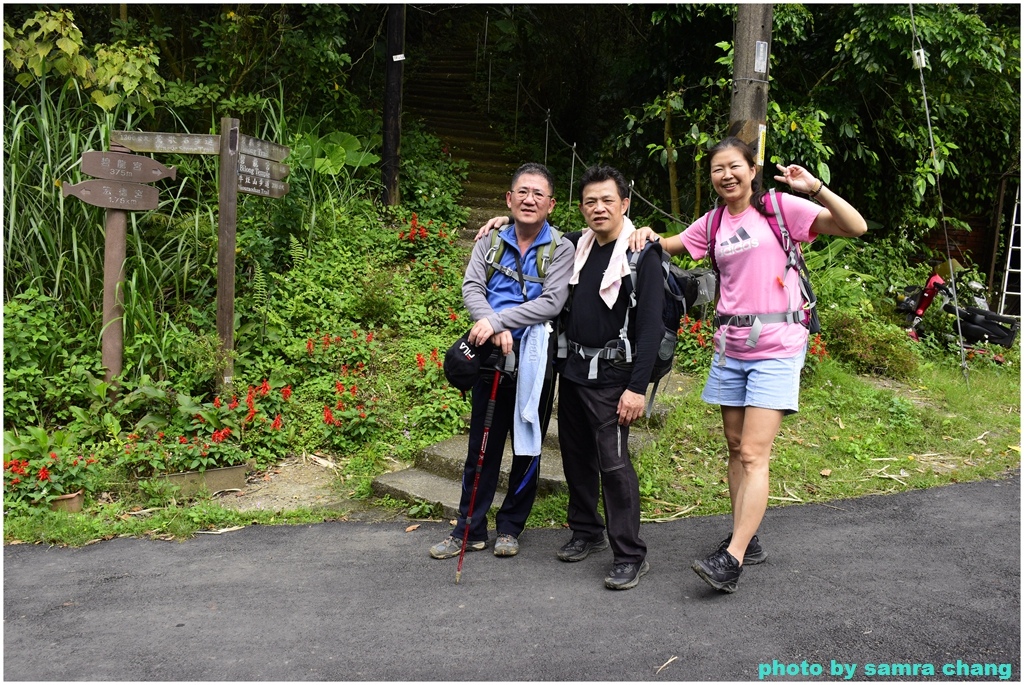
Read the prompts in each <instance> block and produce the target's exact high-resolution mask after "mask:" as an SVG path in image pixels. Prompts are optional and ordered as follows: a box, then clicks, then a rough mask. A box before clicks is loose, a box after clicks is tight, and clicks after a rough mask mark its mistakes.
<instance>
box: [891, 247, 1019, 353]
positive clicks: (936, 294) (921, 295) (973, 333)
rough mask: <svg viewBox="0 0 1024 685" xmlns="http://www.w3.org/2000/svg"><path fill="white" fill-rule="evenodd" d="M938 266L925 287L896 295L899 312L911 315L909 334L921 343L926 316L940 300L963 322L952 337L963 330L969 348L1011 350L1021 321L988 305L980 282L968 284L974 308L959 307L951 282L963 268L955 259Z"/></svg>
mask: <svg viewBox="0 0 1024 685" xmlns="http://www.w3.org/2000/svg"><path fill="white" fill-rule="evenodd" d="M934 266H935V268H934V269H933V270H932V275H931V276H930V277H929V278H928V281H927V282H926V283H925V285H924V287H923V288H922V287H920V286H908V287H906V288H904V289H903V292H902V293H900V294H898V295H897V296H896V311H898V312H902V313H905V314H906V315H907V326H908V327H907V335H909V336H910V337H911V338H913V339H914V340H920V335H921V332H922V331H921V321H922V320H923V318H924V313H925V312H926V311H927V310H928V308H929V307H930V306H931V305H932V303H933V302H934V301H935V300H936V299H938V300H939V301H940V302H941V304H942V309H943V311H945V312H948V313H949V314H953V315H954V316H956V317H957V319H958V320H959V326H958V325H957V322H954V323H953V331H952V335H951V336H950V337H954V338H958V337H959V336H957V335H956V333H957V330H958V328H959V333H960V335H961V336H963V341H964V344H965V345H977V344H979V343H991V344H993V345H999V346H1001V347H1007V348H1008V347H1011V346H1012V345H1013V341H1014V340H1015V339H1016V338H1017V331H1018V330H1019V328H1020V322H1019V321H1018V320H1017V319H1016V318H1014V317H1012V316H1002V315H1000V314H996V313H995V312H993V311H992V310H991V309H989V306H988V302H987V301H986V299H985V297H984V291H985V287H984V286H983V285H982V284H981V283H978V282H977V281H969V282H968V283H967V287H968V288H969V289H970V290H971V295H970V297H971V301H972V302H973V306H963V307H958V306H956V305H955V304H954V301H953V289H952V288H951V287H950V283H949V282H950V281H952V280H953V276H954V275H955V274H956V273H957V272H958V271H960V270H962V269H963V267H962V266H961V265H960V263H959V262H958V261H957V260H955V259H949V260H946V261H943V262H939V263H937V264H935V265H934Z"/></svg>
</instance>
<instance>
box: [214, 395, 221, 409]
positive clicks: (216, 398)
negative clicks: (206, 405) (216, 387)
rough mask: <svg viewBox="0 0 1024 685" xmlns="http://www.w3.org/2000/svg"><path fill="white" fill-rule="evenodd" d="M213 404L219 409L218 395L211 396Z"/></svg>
mask: <svg viewBox="0 0 1024 685" xmlns="http://www.w3.org/2000/svg"><path fill="white" fill-rule="evenodd" d="M213 406H215V407H217V409H220V398H219V397H214V398H213Z"/></svg>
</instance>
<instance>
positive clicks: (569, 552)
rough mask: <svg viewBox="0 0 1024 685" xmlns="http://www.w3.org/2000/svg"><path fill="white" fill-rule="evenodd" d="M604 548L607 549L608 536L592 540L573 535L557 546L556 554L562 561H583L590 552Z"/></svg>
mask: <svg viewBox="0 0 1024 685" xmlns="http://www.w3.org/2000/svg"><path fill="white" fill-rule="evenodd" d="M604 549H608V538H606V537H602V538H601V539H600V540H597V541H592V540H584V539H583V538H578V537H576V536H575V535H574V536H573V538H572V539H571V540H569V542H567V543H565V544H564V545H562V546H561V547H560V548H559V550H558V554H557V556H558V558H559V559H561V560H562V561H583V560H584V559H586V558H587V557H588V556H590V553H591V552H600V551H601V550H604Z"/></svg>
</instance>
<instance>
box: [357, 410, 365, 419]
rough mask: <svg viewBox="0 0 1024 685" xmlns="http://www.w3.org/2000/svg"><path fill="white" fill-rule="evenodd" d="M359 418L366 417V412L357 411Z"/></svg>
mask: <svg viewBox="0 0 1024 685" xmlns="http://www.w3.org/2000/svg"><path fill="white" fill-rule="evenodd" d="M359 418H361V419H365V418H366V412H364V411H361V412H359Z"/></svg>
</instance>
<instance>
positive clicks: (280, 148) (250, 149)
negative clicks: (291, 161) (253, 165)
mask: <svg viewBox="0 0 1024 685" xmlns="http://www.w3.org/2000/svg"><path fill="white" fill-rule="evenodd" d="M238 152H239V153H240V154H243V155H255V156H256V157H263V158H264V159H269V160H272V161H275V162H283V161H284V159H285V158H286V157H287V156H288V153H290V152H291V149H289V148H286V147H285V146H284V145H278V144H277V143H271V142H270V141H269V140H260V139H259V138H253V137H252V136H247V135H241V136H239V137H238Z"/></svg>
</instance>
